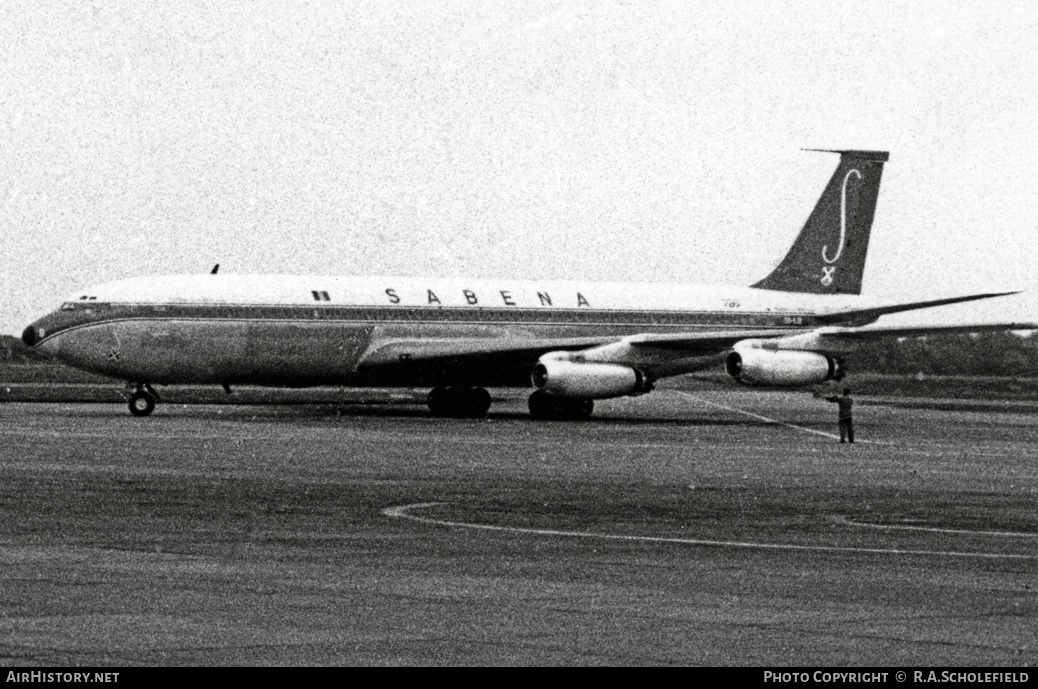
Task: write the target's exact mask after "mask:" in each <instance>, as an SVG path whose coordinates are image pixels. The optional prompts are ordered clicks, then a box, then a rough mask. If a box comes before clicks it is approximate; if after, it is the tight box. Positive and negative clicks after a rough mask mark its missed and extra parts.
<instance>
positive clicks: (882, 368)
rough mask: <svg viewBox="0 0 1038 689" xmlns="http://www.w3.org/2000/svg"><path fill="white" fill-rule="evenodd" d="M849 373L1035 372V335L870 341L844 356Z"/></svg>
mask: <svg viewBox="0 0 1038 689" xmlns="http://www.w3.org/2000/svg"><path fill="white" fill-rule="evenodd" d="M847 359H848V362H847V364H848V365H847V368H848V370H849V371H850V372H852V373H853V372H861V373H907V374H913V375H914V374H918V373H922V374H925V375H935V376H951V375H977V376H1018V375H1023V374H1038V337H1020V336H1018V335H1014V334H1012V333H1007V332H990V333H978V334H975V335H935V336H930V337H925V338H907V339H905V340H902V341H898V340H887V341H880V342H875V343H872V344H870V345H868V346H866V347H863V348H862V350H861V351H859V352H855V353H854V354H852V355H851V356H849V357H847Z"/></svg>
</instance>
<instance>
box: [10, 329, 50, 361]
mask: <svg viewBox="0 0 1038 689" xmlns="http://www.w3.org/2000/svg"><path fill="white" fill-rule="evenodd" d="M0 361H3V362H6V363H13V364H31V363H36V362H46V361H48V358H47V357H46V356H44V355H43V354H40V353H39V352H34V351H33V350H31V349H29V348H28V347H26V346H25V343H24V342H22V341H21V340H19V339H18V338H17V337H11V336H10V335H0Z"/></svg>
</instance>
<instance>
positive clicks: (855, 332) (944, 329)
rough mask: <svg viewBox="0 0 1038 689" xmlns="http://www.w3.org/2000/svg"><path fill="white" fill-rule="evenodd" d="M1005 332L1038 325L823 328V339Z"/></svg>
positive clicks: (995, 324)
mask: <svg viewBox="0 0 1038 689" xmlns="http://www.w3.org/2000/svg"><path fill="white" fill-rule="evenodd" d="M1005 330H1038V323H983V324H981V323H974V324H967V325H928V326H918V327H905V326H901V325H889V326H871V325H870V326H865V327H862V328H840V327H835V328H821V329H819V330H818V332H819V334H820V335H822V336H823V337H832V338H837V339H844V340H880V339H886V338H892V337H925V336H927V335H947V334H950V333H981V332H993V331H1005Z"/></svg>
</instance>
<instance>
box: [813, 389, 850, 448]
mask: <svg viewBox="0 0 1038 689" xmlns="http://www.w3.org/2000/svg"><path fill="white" fill-rule="evenodd" d="M815 397H821V398H822V399H824V400H825V401H826V402H834V403H836V404H838V405H839V406H840V442H841V443H842V442H851V443H853V442H854V412H853V411H852V410H853V408H854V400H853V399H851V389H850V388H844V389H843V395H840V396H837V395H831V396H829V397H823V396H822V395H820V394H819V393H817V392H816V393H815Z"/></svg>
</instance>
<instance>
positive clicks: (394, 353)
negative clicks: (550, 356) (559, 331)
mask: <svg viewBox="0 0 1038 689" xmlns="http://www.w3.org/2000/svg"><path fill="white" fill-rule="evenodd" d="M621 339H623V338H622V337H619V336H612V337H569V338H519V337H516V338H512V337H500V338H459V339H419V340H389V341H387V342H385V343H383V344H381V345H376V346H375V347H374V348H373V349H371V350H370V351H369V352H368V353H367V354H365V355H364V357H363V358H362V359H361V361H360V367H361V368H365V367H378V366H387V365H399V364H400V363H401V362H411V363H423V362H429V363H434V362H438V361H451V360H454V361H457V360H471V361H475V360H486V359H494V360H503V359H516V360H524V359H531V358H532V361H536V360H537V358H538V357H539V356H541V355H542V354H545V353H547V352H555V351H574V350H579V349H587V348H588V347H597V346H600V345H604V344H610V343H612V342H617V341H619V340H621Z"/></svg>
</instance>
